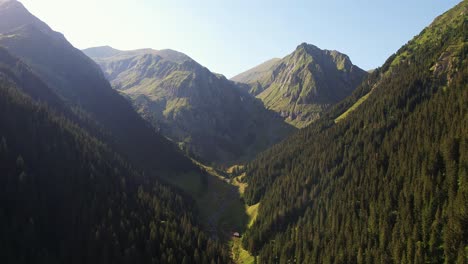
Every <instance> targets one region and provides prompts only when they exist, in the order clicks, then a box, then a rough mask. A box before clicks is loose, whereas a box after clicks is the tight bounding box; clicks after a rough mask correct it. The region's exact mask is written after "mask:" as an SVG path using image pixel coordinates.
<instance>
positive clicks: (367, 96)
mask: <svg viewBox="0 0 468 264" xmlns="http://www.w3.org/2000/svg"><path fill="white" fill-rule="evenodd" d="M371 93H372V91H370V92H369V93H367V94H366V95H364V96H363V97H361V98H360V99H359V100H358V101H357V102H356V103H354V105H353V106H351V107H350V108H349V109H348V110H346V112H344V113H343V114H341V115H340V116H339V117H338V118H336V119H335V123H338V122H340V121H341V120H343V119H345V118H346V117H347V116H348V115H349V114H350V113H351V112H353V111H354V110H356V109H357V108H358V107H359V106H360V105H361V104H362V103H364V102H365V101H366V100H367V98H369V96H370V95H371Z"/></svg>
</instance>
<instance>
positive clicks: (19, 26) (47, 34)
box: [0, 0, 193, 171]
mask: <svg viewBox="0 0 468 264" xmlns="http://www.w3.org/2000/svg"><path fill="white" fill-rule="evenodd" d="M0 25H2V26H1V27H0V47H4V48H5V49H7V50H8V52H10V53H11V54H12V55H13V56H15V57H18V58H19V59H21V60H22V61H23V62H25V63H26V64H27V65H28V67H30V68H31V71H32V72H33V73H34V74H35V75H37V76H38V77H39V78H40V79H41V80H43V81H44V83H45V84H46V85H47V86H48V87H50V88H51V89H52V91H53V92H54V93H55V94H56V95H57V96H58V97H60V98H61V100H62V101H63V102H64V103H66V104H67V105H69V106H70V107H71V108H75V109H79V111H81V112H84V113H85V114H86V115H89V117H90V118H91V119H93V120H96V122H97V123H98V124H99V125H100V126H101V127H102V128H103V129H104V130H105V131H106V133H107V134H109V135H110V136H109V137H108V138H107V139H106V140H105V141H106V143H107V144H111V145H112V146H113V148H115V149H116V151H117V152H119V153H121V154H122V155H124V156H128V157H129V159H130V160H131V161H132V162H133V163H135V164H136V165H138V166H140V167H142V168H145V169H148V170H151V171H154V170H159V171H161V170H166V171H178V170H180V169H188V168H191V167H193V165H192V164H191V162H190V161H189V160H188V159H186V158H184V157H183V156H182V155H181V154H180V153H179V151H178V150H177V149H176V148H175V147H174V146H173V145H172V144H171V143H170V142H169V141H168V140H166V139H165V138H164V137H162V136H161V135H159V134H157V133H155V131H154V129H153V128H152V127H151V126H150V125H149V124H148V123H147V122H145V121H144V120H143V119H142V118H141V117H140V116H139V115H138V114H137V113H136V112H135V111H134V109H133V107H132V105H131V104H130V103H128V101H127V100H126V99H125V98H123V97H122V96H121V95H119V94H118V93H117V92H115V91H114V90H113V89H112V87H111V86H110V84H109V82H108V81H107V80H106V78H105V77H104V75H103V74H102V72H101V70H100V68H99V67H98V66H97V65H96V64H95V63H94V62H93V61H92V60H91V59H89V58H88V57H87V56H86V55H84V54H83V53H82V52H81V51H80V50H77V49H75V48H74V47H73V46H72V45H71V44H70V43H68V41H67V40H66V39H65V37H64V36H63V35H62V34H60V33H57V32H55V31H53V30H52V29H50V27H49V26H47V25H46V24H45V23H43V22H42V21H40V20H39V19H38V18H36V17H35V16H33V15H32V14H31V13H29V12H28V11H27V10H26V9H25V8H24V6H23V5H22V4H21V3H19V2H17V1H14V0H10V1H2V2H1V4H0Z"/></svg>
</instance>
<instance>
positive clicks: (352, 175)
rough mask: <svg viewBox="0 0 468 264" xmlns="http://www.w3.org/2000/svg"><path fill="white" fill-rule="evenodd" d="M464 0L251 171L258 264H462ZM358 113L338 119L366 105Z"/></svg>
mask: <svg viewBox="0 0 468 264" xmlns="http://www.w3.org/2000/svg"><path fill="white" fill-rule="evenodd" d="M466 11H467V2H466V1H464V2H463V3H460V4H459V5H458V6H457V7H456V8H454V9H453V10H451V11H449V12H448V13H446V14H444V15H443V16H441V17H439V18H437V19H436V21H435V22H434V23H433V24H432V25H431V26H430V27H428V28H426V29H425V30H424V31H423V32H422V33H421V34H420V35H419V36H417V37H416V38H415V39H413V40H412V41H410V42H409V43H408V44H407V45H405V46H404V47H402V48H401V49H400V50H399V51H398V52H397V53H396V54H395V55H393V56H392V57H391V58H390V59H389V60H388V61H387V62H386V63H385V65H383V66H382V67H381V68H379V69H377V70H376V71H374V72H373V73H372V74H371V75H370V76H369V78H368V79H367V80H366V81H365V82H364V83H363V84H362V85H361V87H360V88H358V90H357V91H356V92H355V94H354V97H351V98H348V99H347V100H346V101H344V102H343V103H342V104H340V105H338V106H337V107H335V108H334V110H333V111H331V112H330V113H329V114H328V115H327V116H326V117H325V118H323V119H322V120H320V121H318V122H316V123H315V124H313V125H312V126H310V127H309V128H307V129H304V130H302V131H300V132H299V133H297V134H296V135H294V136H292V137H291V138H289V139H288V140H286V141H284V142H283V143H281V144H279V145H277V146H275V147H273V148H272V149H271V150H269V151H267V152H265V153H263V154H261V155H260V156H259V157H258V158H257V159H256V160H255V161H253V162H251V163H249V164H248V166H247V169H246V172H247V176H248V178H247V182H248V184H249V187H248V188H247V190H246V196H245V199H246V201H247V203H249V204H255V203H258V202H260V209H259V216H258V218H257V220H256V222H255V224H254V225H253V226H252V227H251V228H250V230H249V231H248V234H247V235H246V237H245V238H244V244H245V245H246V247H247V248H248V249H250V250H251V251H253V252H256V253H258V254H259V256H260V259H261V260H262V262H265V263H276V262H278V263H291V262H296V263H466V260H467V255H466V251H467V250H468V248H467V246H468V175H467V172H468V157H467V155H468V145H467V144H468V142H467V135H468V119H467V114H468V112H467V111H468V107H467V106H468V105H467V104H468V90H467V76H468V67H467V66H468V65H467V63H468V59H467V54H468V46H467V42H466V40H467V39H466V38H467V25H468V24H467V22H468V21H467V17H466ZM368 93H370V95H369V97H368V99H367V100H366V101H365V102H364V103H362V105H361V106H360V107H359V108H358V109H357V110H355V112H353V113H350V114H349V116H348V117H347V118H345V119H344V120H339V119H337V117H338V116H339V115H341V114H342V113H343V112H344V110H345V109H348V108H349V106H350V105H352V103H353V102H356V101H357V100H356V99H355V98H360V97H362V95H365V94H368Z"/></svg>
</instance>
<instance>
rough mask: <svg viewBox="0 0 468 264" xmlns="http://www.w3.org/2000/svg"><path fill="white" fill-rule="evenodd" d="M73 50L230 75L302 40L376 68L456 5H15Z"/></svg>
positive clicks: (177, 0) (243, 0) (35, 1)
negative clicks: (100, 49)
mask: <svg viewBox="0 0 468 264" xmlns="http://www.w3.org/2000/svg"><path fill="white" fill-rule="evenodd" d="M20 2H22V3H23V4H24V5H25V6H26V8H28V9H29V11H31V12H32V13H33V14H34V15H36V16H37V17H39V18H40V19H41V20H43V21H44V22H46V23H47V24H49V25H50V26H51V27H52V28H53V29H54V30H56V31H59V32H62V33H64V34H65V36H66V37H67V39H68V40H69V41H70V42H71V43H72V44H73V45H74V46H75V47H77V48H80V49H83V48H88V47H94V46H103V45H109V46H112V47H114V48H117V49H124V50H129V49H138V48H154V49H166V48H170V49H174V50H178V51H181V52H183V53H185V54H187V55H189V56H190V57H192V58H193V59H195V60H196V61H198V62H199V63H201V64H202V65H204V66H206V67H208V68H209V69H210V70H212V71H214V72H217V73H222V74H224V75H226V76H227V77H232V76H234V75H236V74H238V73H240V72H243V71H245V70H247V69H249V68H251V67H253V66H256V65H258V64H260V63H262V62H264V61H266V60H269V59H271V58H275V57H284V56H285V55H287V54H289V53H291V52H292V51H293V50H294V49H295V48H296V46H297V45H299V44H300V43H302V42H307V43H311V44H314V45H316V46H318V47H320V48H322V49H335V50H338V51H340V52H343V53H346V54H347V55H349V56H350V58H351V60H352V61H353V63H354V64H356V65H358V66H360V67H361V68H363V69H365V70H368V69H372V68H375V67H378V66H380V65H381V64H382V63H383V62H384V61H385V59H386V58H387V57H388V56H389V55H391V54H392V53H394V52H396V51H397V50H398V48H399V47H401V46H402V45H403V44H405V43H406V42H407V41H408V40H410V39H411V38H412V37H413V36H415V35H417V34H418V33H419V32H420V31H421V30H422V29H424V27H425V26H427V25H428V24H429V23H430V22H431V21H432V20H433V19H434V18H435V17H436V16H438V15H440V14H442V13H443V12H445V11H446V10H448V9H450V8H451V7H453V6H454V5H456V4H457V3H459V2H460V0H392V1H384V0H326V1H325V0H322V1H318V0H281V1H277V0H231V1H228V0H79V1H77V0H20Z"/></svg>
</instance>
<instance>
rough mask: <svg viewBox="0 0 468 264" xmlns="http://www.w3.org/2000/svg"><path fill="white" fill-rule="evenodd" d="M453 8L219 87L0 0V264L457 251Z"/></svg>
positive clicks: (466, 64) (464, 230)
mask: <svg viewBox="0 0 468 264" xmlns="http://www.w3.org/2000/svg"><path fill="white" fill-rule="evenodd" d="M467 13H468V1H467V0H464V1H461V2H460V3H459V4H457V5H456V6H455V7H453V8H452V9H450V10H449V11H447V12H445V13H444V14H442V15H440V16H439V17H437V18H436V19H435V20H434V21H433V22H432V24H430V25H429V26H428V27H426V28H425V29H424V30H423V31H422V32H421V33H420V34H419V35H417V36H415V37H414V38H413V39H412V40H410V41H409V42H407V43H406V44H405V45H403V46H402V47H401V48H400V49H399V50H398V51H397V52H396V53H395V54H393V55H392V56H390V57H389V58H388V59H387V60H386V62H385V63H384V64H383V65H382V66H381V67H379V68H377V69H375V70H373V71H369V72H366V71H364V70H361V69H360V68H358V67H357V66H355V65H354V64H352V63H351V60H350V59H349V57H348V56H347V55H345V54H343V53H340V52H338V51H330V50H321V49H319V48H317V47H315V46H313V45H309V44H306V43H304V44H301V45H300V46H298V48H297V49H296V51H294V52H293V53H292V54H290V55H288V56H286V57H285V58H283V59H273V60H270V61H267V62H265V63H264V64H261V65H259V66H257V67H255V68H253V69H251V70H248V71H246V72H245V73H242V74H240V75H238V76H236V77H234V78H233V79H231V80H228V79H227V78H225V77H224V76H222V75H220V74H215V73H212V72H210V71H209V70H208V69H207V68H205V67H203V66H201V65H200V64H198V63H197V62H196V61H194V60H193V59H191V58H190V57H188V56H186V55H185V54H182V53H179V52H176V51H172V50H162V51H156V50H150V49H145V50H136V51H120V50H117V49H113V48H110V47H98V48H92V49H88V50H87V51H85V53H86V54H87V55H89V56H90V58H88V57H87V55H85V53H83V52H82V51H80V50H78V49H76V48H74V47H73V46H72V45H71V44H70V43H69V42H68V41H67V40H66V39H65V37H64V36H63V35H62V34H60V33H58V32H55V31H53V30H52V29H51V28H50V27H49V26H48V25H47V24H45V23H44V22H42V21H41V20H39V19H38V18H36V17H35V16H34V15H32V14H31V13H29V11H28V10H27V9H26V8H25V7H24V6H23V5H22V4H21V3H20V2H18V1H16V0H0V259H1V263H7V264H10V263H12V264H13V263H14V264H29V263H47V264H49V263H50V264H55V263H57V264H59V263H71V264H74V263H76V264H78V263H100V264H101V263H102V264H107V263H109V264H110V263H122V264H123V263H174V264H179V263H182V264H189V263H208V264H221V263H235V264H240V263H250V264H252V263H281V264H283V263H284V264H289V263H291V264H292V263H337V264H364V263H365V264H373V263H402V264H403V263H404V264H409V263H415V264H428V263H431V264H432V263H434V264H436V263H443V264H452V263H455V264H466V263H468V138H467V136H468V89H467V88H468V85H467V84H468V16H467ZM93 59H94V60H96V62H97V63H95V62H94V61H93ZM98 64H99V66H98ZM113 71H115V72H113ZM201 73H203V74H201ZM327 78H328V79H327ZM194 80H196V81H194ZM361 80H363V81H362V82H361ZM109 81H111V82H109ZM358 83H360V85H358V86H357V87H356V84H358ZM112 85H114V87H112ZM117 86H118V87H117ZM124 86H125V89H124V88H123V87H124ZM331 86H333V87H331ZM196 89H198V90H196ZM323 98H328V99H330V98H331V99H330V100H328V99H327V100H322V99H323ZM343 98H344V99H343ZM143 99H144V100H146V101H141V100H143ZM332 99H333V100H332ZM142 102H144V104H143V105H144V107H143V108H142ZM272 106H273V107H272ZM236 109H237V110H236ZM239 109H243V110H242V115H240V114H239V113H240V112H239V111H240V110H239ZM201 110H203V111H201ZM236 113H238V114H237V115H236ZM149 116H150V117H151V118H149ZM242 122H244V123H243V124H240V123H242ZM201 123H203V126H202V125H200V126H199V127H197V124H201ZM293 126H295V127H296V128H297V129H296V128H293ZM207 129H212V130H213V131H206V130H207ZM262 133H263V134H262ZM210 137H216V140H214V138H210ZM201 139H203V140H201ZM275 143H276V144H275ZM209 144H211V145H209ZM265 149H266V150H265ZM260 151H262V152H260ZM197 153H198V154H197ZM200 153H202V154H203V155H201V154H200ZM207 164H209V166H208V165H207Z"/></svg>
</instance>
